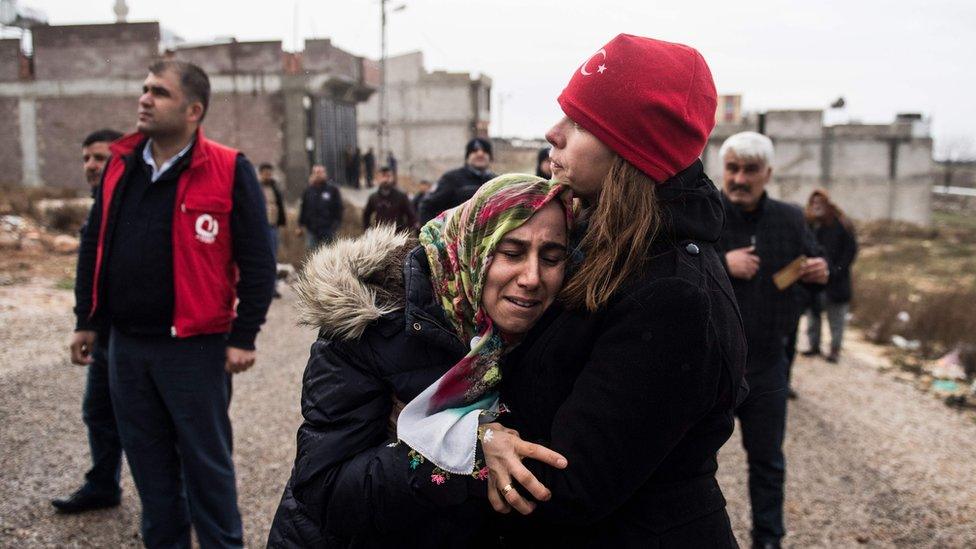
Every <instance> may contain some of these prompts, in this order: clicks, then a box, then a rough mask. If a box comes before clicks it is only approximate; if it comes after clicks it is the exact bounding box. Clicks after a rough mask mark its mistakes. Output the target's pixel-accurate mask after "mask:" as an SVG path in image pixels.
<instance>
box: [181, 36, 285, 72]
mask: <svg viewBox="0 0 976 549" xmlns="http://www.w3.org/2000/svg"><path fill="white" fill-rule="evenodd" d="M173 56H174V57H175V58H177V59H180V60H183V61H189V62H190V63H193V64H195V65H197V66H199V67H200V68H202V69H203V70H205V71H207V74H209V75H214V74H280V73H281V69H282V51H281V41H280V40H274V41H267V42H227V43H225V44H212V45H205V46H194V47H180V48H177V49H176V51H174V52H173Z"/></svg>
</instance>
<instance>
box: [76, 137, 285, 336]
mask: <svg viewBox="0 0 976 549" xmlns="http://www.w3.org/2000/svg"><path fill="white" fill-rule="evenodd" d="M146 139H147V138H146V136H144V135H142V134H139V133H135V134H130V135H127V136H125V137H123V138H121V139H120V140H118V141H116V142H115V143H113V144H112V147H111V149H112V153H113V155H112V158H111V159H110V160H109V163H108V165H107V166H106V168H105V173H104V176H103V180H102V184H101V186H100V189H99V196H98V197H97V199H96V202H97V203H96V206H95V207H94V208H93V212H92V219H91V220H90V223H91V224H90V228H91V231H90V232H91V234H90V235H89V238H87V239H86V240H85V241H84V242H83V243H82V250H81V252H80V255H79V266H78V280H77V283H76V292H75V293H76V298H77V305H76V308H75V313H76V315H77V317H78V329H92V328H95V327H99V326H100V325H103V324H104V322H103V321H104V320H105V316H106V315H105V313H106V311H104V310H103V309H104V308H105V307H104V297H105V293H104V292H105V291H106V288H107V285H106V271H107V268H106V257H107V256H108V255H109V253H111V252H110V250H111V246H112V242H113V232H114V231H115V230H116V229H117V228H116V226H115V225H116V224H115V221H116V219H114V216H115V215H116V213H117V209H118V202H119V201H120V196H118V195H120V194H121V192H119V189H120V188H121V187H122V185H121V183H123V180H124V179H125V178H126V177H129V173H130V171H131V167H132V166H133V165H134V164H135V163H137V162H138V161H139V160H138V159H137V158H136V157H137V155H139V154H141V150H142V148H141V145H142V144H143V143H145V142H146ZM263 200H264V199H263V194H262V192H261V190H260V187H259V185H258V183H257V180H256V178H255V177H254V171H253V168H252V167H251V166H250V163H248V162H247V160H246V159H244V157H243V156H242V155H240V154H239V153H238V152H237V151H236V150H234V149H231V148H228V147H225V146H223V145H220V144H218V143H215V142H213V141H210V140H209V139H206V138H205V137H204V135H203V133H202V131H201V132H198V134H197V137H196V142H195V144H194V145H193V149H192V153H191V157H190V159H189V162H188V165H186V167H185V169H183V170H182V172H181V173H180V174H179V177H178V179H177V181H176V198H175V200H174V203H173V206H172V207H173V219H172V265H173V284H172V289H173V318H172V326H171V329H170V331H171V335H172V336H173V337H179V338H185V337H190V336H194V335H203V334H218V333H229V332H230V333H232V337H231V341H230V343H231V344H232V345H234V346H240V347H243V348H250V347H253V340H254V336H255V335H256V333H257V329H258V327H259V326H260V324H261V323H262V322H263V320H264V315H265V313H266V311H267V307H268V304H269V303H270V297H271V296H270V294H271V292H272V291H273V285H274V259H273V257H272V255H271V251H270V250H271V248H270V240H269V238H268V235H267V228H266V225H267V223H266V219H265V218H266V216H265V214H264V203H263ZM252 217H253V218H254V219H253V221H254V222H253V223H251V222H250V221H251V219H250V218H252ZM232 218H233V220H232ZM242 221H243V222H242ZM232 229H233V230H232ZM239 232H241V233H253V234H247V235H246V236H247V238H244V236H245V235H244V234H236V233H239ZM241 248H247V249H244V250H242V249H241ZM251 248H253V249H251ZM242 252H245V253H244V255H245V256H246V260H245V261H243V262H242V261H240V259H241V258H240V256H241V255H242ZM264 252H267V253H264ZM239 267H241V269H239ZM245 271H246V272H245ZM242 275H243V277H246V278H248V279H249V280H247V284H239V282H241V280H240V279H241V278H242ZM242 286H246V287H247V289H246V291H245V292H244V293H246V294H248V295H247V296H244V295H241V306H238V307H237V312H241V311H242V310H245V309H246V310H248V315H247V316H248V317H250V318H248V319H246V322H244V324H246V326H241V327H240V329H238V328H239V327H238V326H237V325H236V324H239V322H238V323H235V316H236V313H235V305H236V302H237V298H238V293H239V291H240V289H241V288H242ZM264 294H267V295H264ZM245 297H247V298H248V299H247V301H248V303H247V304H246V305H245V303H244V301H245ZM242 320H245V319H242ZM233 332H241V333H238V334H236V337H234V336H235V334H234V333H233ZM235 340H236V341H235Z"/></svg>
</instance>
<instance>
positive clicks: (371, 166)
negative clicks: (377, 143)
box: [363, 147, 376, 189]
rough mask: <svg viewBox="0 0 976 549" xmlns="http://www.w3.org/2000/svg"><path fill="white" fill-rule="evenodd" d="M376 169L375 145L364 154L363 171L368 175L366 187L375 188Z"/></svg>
mask: <svg viewBox="0 0 976 549" xmlns="http://www.w3.org/2000/svg"><path fill="white" fill-rule="evenodd" d="M375 171H376V155H375V154H373V147H370V148H368V149H366V154H364V155H363V172H364V175H365V176H366V188H367V189H372V188H373V172H375Z"/></svg>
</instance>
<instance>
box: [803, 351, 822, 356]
mask: <svg viewBox="0 0 976 549" xmlns="http://www.w3.org/2000/svg"><path fill="white" fill-rule="evenodd" d="M800 354H801V355H803V356H820V349H809V350H807V351H803V352H801V353H800Z"/></svg>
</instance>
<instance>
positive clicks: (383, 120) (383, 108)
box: [376, 0, 390, 165]
mask: <svg viewBox="0 0 976 549" xmlns="http://www.w3.org/2000/svg"><path fill="white" fill-rule="evenodd" d="M387 1H388V0H380V104H379V110H380V112H379V124H378V125H377V126H376V144H377V147H376V148H377V151H376V158H377V161H378V162H379V163H380V164H379V165H383V164H384V163H385V162H386V147H387V143H386V139H387V135H388V133H389V129H388V128H387V124H388V123H389V120H388V117H389V114H390V113H389V105H388V104H387V98H386V3H387Z"/></svg>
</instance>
